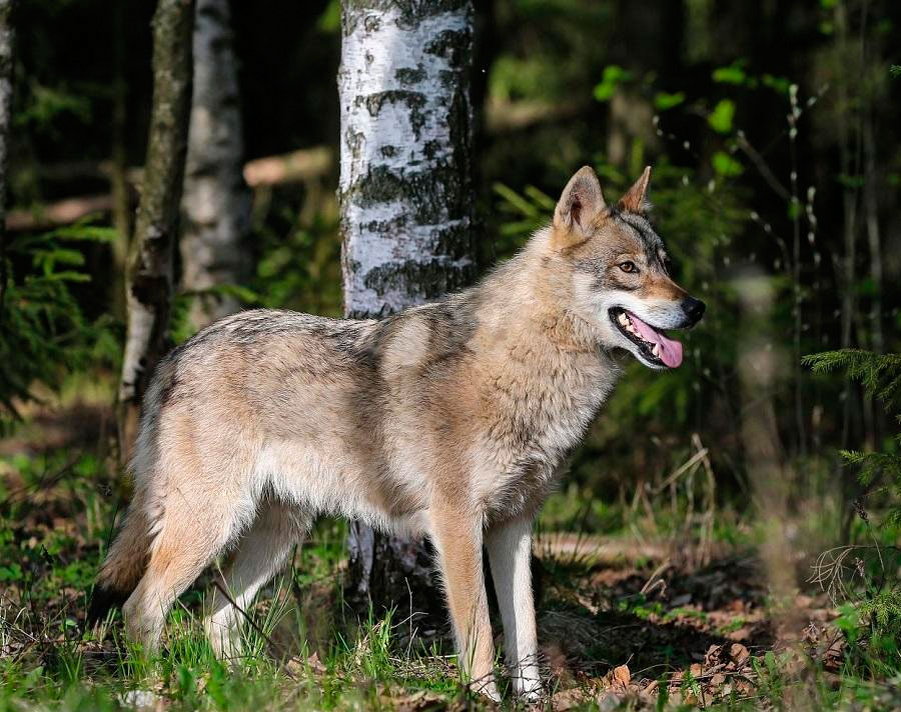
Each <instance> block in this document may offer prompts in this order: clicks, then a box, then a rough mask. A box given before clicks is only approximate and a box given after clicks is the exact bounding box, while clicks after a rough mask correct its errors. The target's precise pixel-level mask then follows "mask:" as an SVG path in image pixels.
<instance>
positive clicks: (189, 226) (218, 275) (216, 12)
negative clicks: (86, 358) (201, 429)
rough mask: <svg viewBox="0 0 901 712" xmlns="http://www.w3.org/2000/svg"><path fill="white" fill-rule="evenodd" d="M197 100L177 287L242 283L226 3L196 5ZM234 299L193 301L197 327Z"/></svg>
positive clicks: (236, 114) (243, 200)
mask: <svg viewBox="0 0 901 712" xmlns="http://www.w3.org/2000/svg"><path fill="white" fill-rule="evenodd" d="M193 48H194V94H193V98H192V103H191V123H190V127H189V130H188V158H187V165H186V168H185V186H184V197H183V199H182V225H183V232H182V237H181V243H180V250H181V260H182V289H184V290H190V291H197V290H206V289H209V288H210V287H215V286H217V285H222V284H239V283H241V282H242V281H243V280H244V278H245V277H246V276H247V266H248V264H249V259H248V256H247V254H246V245H245V237H246V234H247V230H248V228H249V221H250V192H249V190H248V188H247V185H246V184H245V183H244V179H243V176H242V158H243V153H244V142H243V136H242V131H243V126H242V121H241V110H240V102H239V93H238V76H237V69H238V68H237V61H236V59H235V54H234V48H233V42H232V31H231V26H230V12H229V5H228V0H197V11H196V18H195V22H194V42H193ZM239 306H240V304H239V302H238V301H237V300H236V299H234V298H231V297H227V296H224V295H223V296H219V295H217V296H216V297H210V296H206V297H203V298H200V299H196V300H195V301H194V303H193V306H192V308H191V314H190V319H191V322H192V323H193V324H194V326H195V327H197V328H200V327H202V326H205V325H206V324H208V323H210V322H211V321H214V320H215V319H218V318H221V317H223V316H226V315H227V314H230V313H232V312H234V311H236V310H237V309H238V308H239Z"/></svg>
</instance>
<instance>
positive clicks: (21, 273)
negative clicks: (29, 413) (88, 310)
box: [0, 222, 118, 431]
mask: <svg viewBox="0 0 901 712" xmlns="http://www.w3.org/2000/svg"><path fill="white" fill-rule="evenodd" d="M114 238H115V231H114V230H112V229H111V228H105V227H97V226H95V225H91V224H90V223H88V222H83V223H78V224H76V225H72V226H68V227H63V228H59V229H56V230H53V231H51V232H47V233H43V234H40V235H29V234H24V235H19V236H15V237H13V238H12V239H11V240H10V241H9V243H8V244H7V245H6V250H5V258H4V259H5V271H6V284H5V285H3V301H2V304H0V324H2V328H3V339H0V431H3V430H8V429H9V428H10V427H11V425H12V422H13V421H14V420H15V419H16V418H17V406H16V403H19V404H21V403H24V402H27V401H29V400H31V399H33V398H34V388H35V386H36V385H38V384H40V385H42V386H44V387H46V388H49V389H50V390H58V388H59V386H60V385H61V383H62V378H63V376H64V375H65V374H66V373H71V372H72V371H74V370H76V369H79V368H84V367H85V366H86V365H87V364H88V363H90V362H92V361H95V362H96V360H97V359H100V360H101V361H104V360H105V361H112V360H114V359H115V358H117V356H116V353H117V350H118V347H117V346H116V343H115V339H113V338H112V334H111V328H112V319H111V318H110V317H101V318H100V319H98V320H97V321H95V322H93V323H92V322H90V321H89V320H88V319H87V318H86V317H85V316H84V313H83V311H82V306H81V303H80V302H79V300H78V299H76V298H75V296H74V295H73V286H74V285H76V284H78V283H86V282H89V281H90V276H89V274H88V273H87V272H86V271H85V270H84V269H83V268H84V266H85V254H84V249H85V247H86V244H89V243H106V242H110V241H112V240H113V239H114Z"/></svg>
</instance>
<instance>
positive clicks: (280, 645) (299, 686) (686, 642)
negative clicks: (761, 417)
mask: <svg viewBox="0 0 901 712" xmlns="http://www.w3.org/2000/svg"><path fill="white" fill-rule="evenodd" d="M112 472H115V470H114V468H112V467H111V465H110V463H109V462H108V461H106V460H105V459H104V458H103V457H102V456H100V455H98V454H96V453H94V452H92V451H77V450H73V449H71V448H68V449H57V450H50V451H48V452H47V453H45V454H41V455H33V456H24V455H15V456H8V457H6V458H3V459H0V487H2V491H0V496H2V507H0V516H2V517H3V519H2V526H0V681H2V684H0V712H4V711H5V710H17V711H19V710H117V709H134V708H137V707H140V708H143V709H165V710H253V711H254V712H266V711H268V710H345V709H386V710H387V709H397V708H403V709H416V710H425V709H444V708H448V707H454V708H460V709H462V708H468V709H479V708H486V707H490V706H491V705H490V704H489V703H487V702H486V701H485V700H482V699H480V698H474V697H473V696H472V695H471V694H470V693H469V692H467V690H466V689H465V687H464V686H463V685H461V683H460V680H459V677H458V673H457V668H456V665H455V661H454V660H453V657H452V656H451V655H449V652H450V651H451V650H452V645H451V642H450V641H449V639H448V637H447V635H446V630H443V631H439V632H438V633H437V634H435V635H432V636H431V637H429V638H422V637H418V638H416V637H414V638H411V637H410V636H409V635H408V628H407V626H408V622H406V621H399V620H395V618H394V617H393V615H392V612H390V611H388V612H384V611H370V613H369V616H368V617H364V619H363V620H357V618H356V617H355V616H354V615H353V614H351V613H350V612H349V610H348V609H347V608H346V606H345V605H344V603H343V599H342V590H343V571H344V565H345V549H344V539H345V534H346V525H345V524H344V523H343V522H341V521H335V520H323V521H320V522H319V523H318V524H317V526H316V527H315V529H314V531H313V532H312V535H311V537H310V538H309V540H308V541H307V542H305V544H304V545H303V546H302V547H300V548H299V549H298V550H297V551H296V552H295V555H294V557H293V560H292V561H293V563H292V566H291V567H290V568H289V569H288V570H287V571H286V572H285V573H284V574H283V575H282V576H281V577H280V578H279V579H278V580H277V581H276V582H275V583H274V584H272V585H271V586H270V587H269V588H268V589H266V590H265V591H264V592H263V593H262V594H261V595H260V596H259V597H258V600H257V602H256V603H255V604H254V606H253V607H252V609H251V610H250V611H248V615H250V616H251V617H252V618H253V621H254V622H255V624H256V626H249V625H245V626H244V635H245V646H244V647H245V651H246V654H245V655H244V656H243V657H242V658H241V659H240V660H237V661H229V662H222V661H219V660H216V659H215V657H214V656H213V654H212V651H211V649H210V646H209V644H208V642H207V640H206V638H205V637H204V635H203V633H202V629H201V625H200V620H199V619H200V616H201V612H202V610H203V606H204V597H205V596H206V595H208V592H209V586H208V584H209V576H206V577H204V579H203V580H201V581H200V582H198V585H197V586H195V587H194V588H192V589H191V590H190V591H188V592H187V593H186V594H185V595H184V596H183V597H182V598H181V600H180V601H179V603H178V605H177V606H176V607H175V608H174V610H173V611H172V612H171V613H170V616H169V620H168V625H167V628H166V633H165V636H164V645H163V648H162V652H161V653H160V654H158V655H154V656H148V655H145V654H144V653H143V652H142V651H141V650H139V649H137V648H135V647H134V646H132V645H130V644H129V643H128V642H127V641H125V640H124V639H123V634H122V626H121V621H120V620H119V617H118V614H114V615H113V616H112V618H110V619H109V620H108V621H107V623H105V624H104V625H101V626H98V627H96V628H94V629H88V630H86V629H85V628H84V625H83V620H84V611H85V609H86V604H87V601H88V596H89V592H90V589H91V585H92V581H93V576H94V573H95V571H96V567H97V565H98V563H99V560H100V557H101V555H102V552H103V550H104V548H105V545H106V542H107V539H108V536H109V527H110V523H111V522H112V520H113V514H114V511H115V509H116V508H117V505H118V502H119V501H120V496H121V495H120V493H119V485H118V484H117V482H116V481H115V480H114V479H113V478H112V476H111V474H110V473H112ZM683 494H684V493H682V492H678V493H677V495H678V496H679V497H678V498H677V500H675V501H674V500H673V499H672V498H671V496H670V493H669V492H667V493H664V496H662V497H661V498H659V499H650V500H649V501H648V506H644V505H642V506H640V507H634V506H632V504H631V503H629V502H628V501H625V502H624V501H620V502H619V503H613V504H611V503H607V504H600V503H598V502H597V501H595V500H594V499H593V498H591V496H590V493H589V492H587V491H586V490H584V489H581V488H579V487H575V486H572V487H569V488H566V489H565V490H564V491H562V492H560V493H558V494H556V495H554V496H553V497H552V498H551V501H550V502H549V503H548V507H546V509H545V511H544V513H543V515H542V519H541V522H540V526H539V531H540V534H541V536H545V535H547V534H548V533H550V532H569V534H567V536H569V537H570V539H569V541H576V542H577V547H576V549H575V550H574V551H573V552H569V553H567V552H565V551H564V552H562V553H559V554H551V553H549V551H550V550H549V549H546V548H545V549H543V548H542V544H541V542H540V541H539V544H538V545H537V546H536V551H537V552H539V553H540V554H541V555H542V561H541V567H540V570H541V572H542V573H541V575H540V578H541V581H540V589H541V590H542V592H543V593H542V597H541V600H540V603H539V629H540V632H539V637H540V639H541V641H542V644H543V646H544V651H545V655H546V659H547V662H548V670H547V671H546V679H547V681H548V685H549V696H548V698H547V700H546V701H545V703H544V707H545V708H546V709H556V708H560V707H567V708H569V709H586V710H589V709H605V710H608V709H661V710H662V709H667V710H670V709H672V710H675V709H685V710H689V709H697V708H699V707H705V708H708V709H722V710H746V709H747V710H752V709H810V710H818V709H825V708H837V709H872V710H881V709H892V708H897V707H898V706H901V695H899V693H898V689H899V687H901V657H899V648H898V636H897V635H895V634H892V631H896V630H897V628H892V627H891V626H892V625H897V621H896V619H895V618H892V617H891V616H890V617H889V618H887V619H886V620H885V621H884V625H883V624H882V623H879V621H876V623H877V624H878V625H877V624H874V622H873V621H874V620H875V618H874V615H875V614H874V613H873V612H872V611H875V610H880V611H888V612H889V613H891V610H892V609H891V600H893V599H892V598H891V595H890V594H891V592H892V590H893V589H892V588H891V586H892V585H893V584H892V583H891V582H892V581H897V576H894V577H889V578H888V579H886V581H885V582H884V585H883V588H882V589H878V590H876V589H874V590H872V591H870V592H869V593H868V594H867V595H865V596H864V597H863V598H860V599H858V602H857V603H849V604H847V605H845V606H843V607H841V608H839V609H837V610H833V609H832V607H831V604H829V603H828V602H824V601H823V600H819V599H818V600H819V602H818V603H816V604H815V605H814V604H810V606H809V607H810V608H811V610H810V611H808V610H806V609H805V610H804V611H801V612H800V613H799V615H800V616H801V618H802V619H803V617H804V616H810V617H811V619H812V617H813V616H821V617H822V615H826V618H827V619H829V620H826V622H824V623H823V624H822V626H821V627H822V630H821V631H820V632H819V633H818V634H817V635H818V636H820V637H819V638H818V639H817V640H816V641H813V642H811V641H810V640H807V641H806V642H805V639H803V638H802V633H803V629H804V626H805V625H806V620H800V622H799V623H798V624H797V626H796V629H795V632H796V633H797V636H796V637H797V640H798V641H799V642H798V643H797V644H789V643H787V642H786V641H785V640H779V639H778V636H777V635H776V628H777V625H776V619H777V617H778V616H779V615H782V612H784V610H783V609H781V608H780V609H777V608H774V607H772V605H771V604H770V603H769V597H768V596H767V595H766V593H765V590H764V589H765V587H764V585H763V583H764V582H762V581H761V580H760V574H759V571H758V569H757V568H755V564H754V560H755V559H754V550H755V546H756V545H757V543H758V542H759V541H760V539H759V537H760V536H761V534H760V532H759V528H758V527H756V526H755V524H754V523H753V521H751V520H750V519H749V518H748V516H747V515H746V514H742V513H741V512H740V511H738V510H733V509H731V508H729V507H728V506H723V505H720V506H718V507H717V510H716V512H715V513H714V515H715V516H713V526H712V527H709V528H708V529H701V528H698V527H695V526H691V525H686V519H685V517H689V516H694V515H696V514H697V511H696V510H692V509H691V506H690V505H689V504H688V503H689V502H691V501H692V500H691V498H687V497H683V496H682V495H683ZM693 501H695V502H697V501H698V499H697V498H695V499H694V500H693ZM810 518H811V517H810V516H809V515H808V519H810ZM859 534H860V537H859V538H860V539H861V540H866V537H865V536H864V535H867V532H866V531H861V532H859ZM702 535H703V537H702ZM897 535H898V532H889V533H886V532H885V531H882V532H881V533H880V534H879V541H880V545H882V546H886V547H890V546H892V545H893V544H894V542H896V541H897ZM702 538H703V540H702ZM598 542H602V543H604V545H605V546H608V548H610V549H611V550H612V552H613V553H612V554H610V555H609V556H608V557H607V558H606V559H603V560H599V559H595V558H592V556H590V555H586V554H585V551H589V553H590V550H591V547H592V546H594V545H596V544H597V543H598ZM650 544H653V545H654V546H650V547H649V548H648V551H647V552H644V553H642V547H643V546H646V545H650ZM701 546H703V547H706V549H705V551H707V552H708V554H709V556H708V557H707V559H706V560H702V559H701V558H699V557H697V556H694V555H693V554H692V553H691V552H692V551H694V550H697V549H698V547H701ZM585 547H587V549H585ZM617 547H622V552H623V553H622V554H619V555H617V554H616V553H615V552H616V550H617ZM887 551H888V549H887ZM894 565H897V563H896V564H894ZM863 566H864V570H865V571H867V572H868V574H869V575H870V580H872V576H873V575H874V574H875V573H878V571H877V570H876V569H874V568H873V566H874V564H873V562H872V561H867V562H865V563H864V564H863ZM657 581H659V584H660V585H657V584H656V583H655V582H657ZM809 592H810V593H811V595H813V594H815V593H816V591H814V590H810V591H809ZM864 593H866V592H864ZM861 595H863V594H861ZM880 596H882V597H887V599H886V600H887V601H888V603H887V604H884V603H883V602H882V598H880ZM820 599H823V597H822V596H820ZM686 600H690V603H685V601H686ZM736 600H737V601H740V602H741V605H738V606H736V605H735V601H736ZM867 602H869V603H867ZM867 605H869V606H870V609H868V608H867ZM824 606H825V609H828V610H827V613H826V614H822V611H823V610H825V609H824V608H823V607H824ZM814 608H815V609H816V610H813V609H814ZM871 609H872V610H871ZM495 618H497V616H496V615H495ZM495 630H500V625H499V621H497V620H495ZM818 630H819V629H818ZM734 635H741V636H748V637H743V638H742V640H743V644H744V645H746V646H747V649H748V651H749V652H750V656H749V659H748V661H747V664H746V665H745V666H744V667H743V668H740V669H727V668H723V671H722V672H721V673H720V674H721V675H722V679H719V678H715V677H714V676H715V675H717V669H718V668H717V667H716V664H714V663H713V662H710V661H709V660H705V657H707V658H709V657H710V655H714V657H715V656H716V655H720V656H721V657H722V656H723V655H726V652H723V651H728V650H729V649H730V647H729V646H731V645H733V644H734V643H733V639H732V638H731V637H730V636H734ZM829 636H835V637H834V638H830V637H829ZM834 640H839V641H840V642H841V645H840V647H839V648H838V649H837V652H836V653H835V654H831V653H829V651H828V643H830V642H831V641H834ZM401 641H405V642H403V643H402V642H401ZM717 646H720V647H717ZM722 646H725V647H722ZM711 648H713V649H714V653H711ZM717 650H719V651H720V652H719V653H717V652H716V651H717ZM499 654H500V651H499ZM723 659H724V660H725V658H723ZM714 662H715V661H714ZM623 665H625V666H627V667H628V669H629V670H630V679H629V681H628V683H627V684H625V685H622V684H620V683H619V682H617V680H616V678H615V675H614V672H613V670H614V668H618V667H619V666H623ZM733 667H734V666H733ZM504 684H506V683H505V682H504V681H502V687H503V685H504ZM504 706H505V707H507V708H514V707H515V706H516V703H515V701H513V700H512V699H510V698H509V696H508V697H507V699H506V702H505V703H504Z"/></svg>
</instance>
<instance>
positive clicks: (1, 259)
mask: <svg viewBox="0 0 901 712" xmlns="http://www.w3.org/2000/svg"><path fill="white" fill-rule="evenodd" d="M12 9H13V0H0V321H2V319H3V299H4V297H5V295H6V280H7V274H6V188H7V179H6V174H7V170H8V168H9V139H10V130H9V129H10V123H11V119H12V100H13V45H14V42H15V33H14V32H13V24H12Z"/></svg>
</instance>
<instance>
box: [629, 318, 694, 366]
mask: <svg viewBox="0 0 901 712" xmlns="http://www.w3.org/2000/svg"><path fill="white" fill-rule="evenodd" d="M629 319H631V320H632V324H633V326H634V327H635V328H636V329H637V330H638V333H639V334H640V335H641V338H642V339H644V340H645V341H649V342H651V343H652V344H657V345H658V346H659V347H660V348H658V349H657V353H658V354H660V360H661V361H663V363H665V364H666V365H667V366H669V367H670V368H676V367H677V366H678V365H679V364H681V363H682V344H680V343H679V342H678V341H673V340H672V339H668V338H666V337H665V336H664V335H663V334H661V333H660V332H659V331H657V329H655V328H654V327H653V326H648V325H647V324H645V323H644V322H643V321H642V320H641V319H639V318H638V317H637V316H635V315H634V314H633V313H632V312H629Z"/></svg>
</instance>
